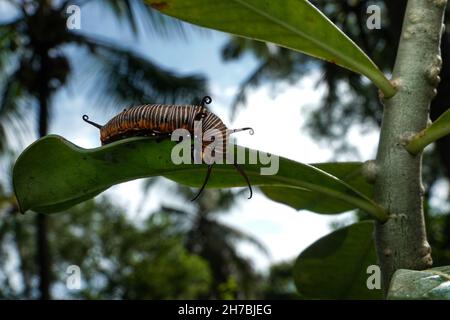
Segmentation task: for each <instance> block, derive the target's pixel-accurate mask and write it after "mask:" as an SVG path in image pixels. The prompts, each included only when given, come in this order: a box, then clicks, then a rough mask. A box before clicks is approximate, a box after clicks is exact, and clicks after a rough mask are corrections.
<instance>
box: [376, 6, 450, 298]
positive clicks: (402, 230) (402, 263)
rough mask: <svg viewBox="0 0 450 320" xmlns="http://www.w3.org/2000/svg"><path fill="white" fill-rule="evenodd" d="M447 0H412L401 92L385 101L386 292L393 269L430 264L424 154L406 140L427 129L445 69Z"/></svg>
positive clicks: (379, 238) (398, 81)
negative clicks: (413, 151)
mask: <svg viewBox="0 0 450 320" xmlns="http://www.w3.org/2000/svg"><path fill="white" fill-rule="evenodd" d="M446 3H447V0H409V1H408V5H407V8H406V13H405V18H404V22H403V29H402V35H401V39H400V44H399V48H398V52H397V59H396V62H395V67H394V72H393V83H394V84H395V85H396V87H397V89H398V92H397V94H396V95H395V96H394V97H393V98H391V99H389V100H387V101H386V103H385V110H384V115H383V124H382V128H381V136H380V144H379V147H378V154H377V159H376V167H377V177H376V181H375V200H376V202H378V203H379V204H381V205H382V206H383V207H384V208H385V209H386V211H387V212H388V214H389V216H390V217H389V220H388V221H387V222H385V223H378V224H377V226H376V230H375V239H376V246H377V253H378V259H379V264H380V267H381V270H382V274H383V279H382V280H383V281H382V282H383V289H384V292H385V293H386V292H387V290H388V287H389V282H390V279H391V277H392V275H393V273H394V272H395V270H397V269H400V268H406V269H415V270H421V269H425V268H428V267H430V266H431V264H432V259H431V250H430V246H429V244H428V242H427V237H426V231H425V222H424V217H423V193H424V191H423V186H422V178H421V166H422V156H421V154H419V155H411V154H410V153H409V152H408V151H407V150H406V149H405V144H406V141H408V138H410V137H411V136H413V135H415V134H416V133H418V132H420V131H421V130H423V129H424V128H425V127H426V125H427V121H428V113H429V107H430V102H431V100H432V98H433V97H434V95H435V94H436V89H435V87H436V85H437V82H438V79H439V78H438V74H439V71H440V68H441V61H442V60H441V57H440V39H441V35H442V29H443V18H444V11H445V7H446Z"/></svg>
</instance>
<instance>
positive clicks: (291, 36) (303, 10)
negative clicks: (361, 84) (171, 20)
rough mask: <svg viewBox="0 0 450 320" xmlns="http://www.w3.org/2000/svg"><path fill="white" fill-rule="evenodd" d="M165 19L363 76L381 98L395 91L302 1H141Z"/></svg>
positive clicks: (354, 47) (362, 55)
mask: <svg viewBox="0 0 450 320" xmlns="http://www.w3.org/2000/svg"><path fill="white" fill-rule="evenodd" d="M147 2H148V3H149V4H150V5H151V6H152V7H153V8H155V9H157V10H159V11H161V12H162V13H164V14H167V15H169V16H172V17H175V18H178V19H181V20H184V21H187V22H190V23H193V24H196V25H200V26H203V27H207V28H212V29H216V30H220V31H225V32H228V33H231V34H234V35H238V36H242V37H246V38H250V39H255V40H261V41H267V42H272V43H275V44H277V45H280V46H283V47H286V48H290V49H293V50H297V51H300V52H303V53H306V54H308V55H311V56H313V57H317V58H320V59H324V60H327V61H329V62H331V63H335V64H337V65H340V66H342V67H344V68H347V69H349V70H352V71H354V72H357V73H360V74H363V75H365V76H367V77H368V78H369V79H370V80H372V82H373V83H375V85H376V86H378V88H380V89H381V90H382V91H383V93H384V96H385V97H386V98H389V97H392V96H393V95H394V94H395V89H394V87H393V86H392V84H391V83H390V82H389V80H388V79H387V78H386V77H385V76H384V75H383V73H382V72H381V71H380V70H379V69H378V67H377V66H376V65H375V64H374V63H373V62H372V60H370V58H369V57H367V55H366V54H365V53H364V52H363V51H362V50H361V49H360V48H359V47H358V46H357V45H356V44H355V43H354V42H353V41H352V40H351V39H350V38H348V37H347V36H346V35H345V34H344V33H343V32H342V31H341V30H339V29H338V28H337V27H336V26H335V25H334V24H333V23H332V22H331V21H330V20H329V19H328V18H327V17H325V16H324V15H323V14H322V13H321V12H320V11H319V10H317V9H316V8H315V7H314V6H313V5H312V4H311V3H309V2H308V1H306V0H283V1H273V0H147Z"/></svg>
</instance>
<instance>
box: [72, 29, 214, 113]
mask: <svg viewBox="0 0 450 320" xmlns="http://www.w3.org/2000/svg"><path fill="white" fill-rule="evenodd" d="M72 37H73V40H74V41H76V42H77V43H78V44H80V45H85V46H87V47H88V48H89V49H90V50H91V52H92V57H93V59H94V60H93V62H94V63H92V64H91V73H94V74H95V77H96V83H97V85H96V86H95V88H94V90H93V92H92V93H93V94H94V95H97V97H98V98H99V99H100V102H101V103H103V104H121V105H122V106H123V105H130V104H142V103H151V102H158V103H176V102H180V103H181V102H183V103H190V102H191V101H192V100H195V99H198V98H199V97H201V96H204V95H205V94H206V93H207V89H206V80H205V78H203V77H202V76H200V75H187V76H184V75H179V74H177V73H175V72H172V71H169V70H166V69H164V68H162V67H160V66H158V65H157V64H155V63H154V62H152V61H150V60H149V59H148V58H146V57H143V56H140V55H139V54H136V53H134V52H133V51H131V50H128V49H126V48H122V47H120V46H117V45H114V44H112V43H108V42H106V41H101V40H98V39H92V38H89V37H87V36H83V35H75V34H74V35H73V36H72ZM93 70H95V71H94V72H93Z"/></svg>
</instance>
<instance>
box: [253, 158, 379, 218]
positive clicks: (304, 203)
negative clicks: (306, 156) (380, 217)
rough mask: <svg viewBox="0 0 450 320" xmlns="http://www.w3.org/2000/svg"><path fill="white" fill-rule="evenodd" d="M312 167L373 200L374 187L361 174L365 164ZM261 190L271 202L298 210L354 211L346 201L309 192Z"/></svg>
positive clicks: (326, 164)
mask: <svg viewBox="0 0 450 320" xmlns="http://www.w3.org/2000/svg"><path fill="white" fill-rule="evenodd" d="M312 166H314V167H316V168H319V169H321V170H323V171H325V172H328V173H329V174H331V175H333V176H335V177H337V178H339V179H340V180H342V181H344V182H346V183H347V184H348V185H350V186H351V187H353V188H354V189H356V190H358V191H359V192H361V193H363V194H364V195H366V196H368V197H369V198H372V194H373V185H371V184H369V183H368V182H366V180H365V179H364V178H363V176H362V174H361V171H362V166H363V163H361V162H342V163H317V164H312ZM260 189H261V191H262V192H263V193H264V194H265V195H266V196H267V197H268V198H270V199H271V200H274V201H277V202H280V203H283V204H286V205H288V206H290V207H292V208H294V209H296V210H302V209H307V210H310V211H314V212H317V213H324V214H337V213H342V212H345V211H349V210H352V209H354V207H352V205H351V204H349V203H347V202H345V201H342V200H339V199H336V198H333V197H328V196H326V195H323V194H318V193H316V192H311V191H309V190H302V189H299V188H291V187H280V186H268V187H260Z"/></svg>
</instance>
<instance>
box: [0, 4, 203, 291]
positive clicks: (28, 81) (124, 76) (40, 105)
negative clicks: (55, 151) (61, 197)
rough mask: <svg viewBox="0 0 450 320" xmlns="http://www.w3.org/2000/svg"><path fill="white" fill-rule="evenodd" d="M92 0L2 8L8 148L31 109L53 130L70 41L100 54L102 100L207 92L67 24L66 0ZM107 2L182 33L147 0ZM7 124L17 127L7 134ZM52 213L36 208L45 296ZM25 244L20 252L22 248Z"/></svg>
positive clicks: (133, 24) (0, 115) (3, 130)
mask: <svg viewBox="0 0 450 320" xmlns="http://www.w3.org/2000/svg"><path fill="white" fill-rule="evenodd" d="M88 2H92V1H88V0H87V1H56V0H55V1H52V0H39V1H38V0H10V1H8V2H7V3H8V4H9V6H8V8H9V9H10V10H7V12H10V13H11V14H10V16H7V17H5V16H0V141H1V143H0V148H1V150H4V149H5V148H6V147H7V145H8V143H9V144H12V143H13V142H17V138H18V137H19V134H16V133H15V132H21V130H20V128H21V127H22V128H23V127H24V123H25V124H26V121H27V120H29V118H30V117H29V116H28V115H29V113H30V112H35V113H36V121H37V134H38V136H40V137H41V136H44V135H46V134H47V132H48V121H49V119H50V115H51V111H52V107H53V103H52V102H53V101H52V98H53V97H54V95H55V93H56V92H57V91H58V90H59V89H61V88H63V87H64V86H66V85H67V84H68V82H69V79H70V76H71V74H72V73H73V67H72V64H73V62H72V61H71V60H70V58H69V56H68V54H67V52H66V51H65V49H64V47H65V46H67V45H74V46H76V47H80V48H87V49H88V50H87V54H86V59H83V60H89V59H90V60H91V61H95V66H96V68H97V70H96V71H97V72H90V73H89V76H90V77H91V79H89V80H91V81H90V82H89V83H91V84H93V85H95V93H96V94H97V96H98V97H99V98H103V102H108V103H109V104H113V105H116V106H118V105H120V106H121V107H123V105H124V104H127V105H129V104H130V103H139V102H144V101H145V102H149V101H158V102H162V103H163V102H171V101H176V100H182V101H185V102H190V101H192V99H194V98H197V97H199V96H202V95H204V94H205V91H206V82H205V79H204V78H203V77H200V76H198V75H188V76H182V75H177V74H175V73H173V72H170V71H168V70H165V69H163V68H161V67H159V66H158V65H157V64H155V63H153V62H152V61H150V60H149V59H147V58H145V57H142V56H140V55H137V54H136V53H134V52H133V51H131V50H128V49H126V48H123V47H121V46H120V45H119V44H118V43H114V42H108V41H104V40H100V39H97V38H94V37H91V36H89V35H88V34H84V33H82V32H74V31H72V30H68V29H67V27H66V21H67V18H68V16H67V14H66V7H67V5H69V4H70V5H73V4H78V5H79V6H81V9H82V10H83V6H84V5H86V4H87V3H88ZM95 3H98V1H96V2H95ZM100 3H101V5H102V6H103V8H104V10H105V11H106V10H109V11H110V12H112V13H113V14H114V16H115V17H116V18H117V19H118V20H121V21H125V22H126V23H128V25H129V26H130V28H131V30H132V31H134V32H137V31H138V20H139V17H141V18H143V19H142V21H147V22H148V23H147V27H148V28H151V29H153V30H155V31H158V32H159V33H161V32H164V33H166V34H169V33H178V34H181V33H182V31H181V30H182V27H181V25H180V24H178V23H176V22H173V21H172V20H169V19H167V18H163V17H162V16H160V15H158V14H157V13H154V12H153V11H152V9H150V7H148V6H145V5H144V4H143V2H142V1H132V0H103V1H100ZM2 5H3V6H5V3H3V4H2ZM97 5H99V4H97ZM80 60H81V59H80ZM78 63H80V61H77V64H78ZM91 66H92V65H91ZM95 78H96V79H95ZM94 80H95V82H94ZM105 98H106V99H105ZM103 105H107V104H103ZM8 131H9V132H14V134H8ZM7 138H8V139H7ZM47 220H48V218H47V217H46V216H44V215H41V214H38V215H36V244H37V265H38V266H39V275H40V282H39V283H40V285H39V290H40V297H41V298H42V299H49V298H50V284H51V271H50V266H51V264H50V249H49V246H48V239H47V234H48V226H47V224H48V221H47ZM17 245H18V246H20V243H18V244H17ZM18 252H19V254H20V252H21V250H20V249H19V250H18ZM19 258H20V257H19Z"/></svg>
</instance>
